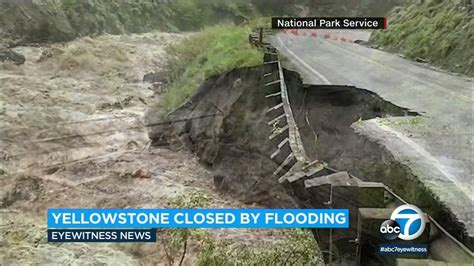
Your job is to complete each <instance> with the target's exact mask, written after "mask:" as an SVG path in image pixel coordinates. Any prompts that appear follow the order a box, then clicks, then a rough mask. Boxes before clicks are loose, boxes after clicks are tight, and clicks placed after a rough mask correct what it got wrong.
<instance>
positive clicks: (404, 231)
mask: <svg viewBox="0 0 474 266" xmlns="http://www.w3.org/2000/svg"><path fill="white" fill-rule="evenodd" d="M425 226H426V218H425V215H424V214H423V212H422V211H421V210H420V209H418V208H417V207H415V206H413V205H408V204H407V205H402V206H400V207H398V208H396V209H395V210H394V211H393V212H392V216H390V220H386V221H384V222H383V223H382V225H381V226H380V233H381V234H382V236H383V237H384V238H385V239H387V240H394V239H396V238H397V237H398V238H400V239H402V240H414V239H417V238H418V237H419V236H421V234H423V232H424V231H425Z"/></svg>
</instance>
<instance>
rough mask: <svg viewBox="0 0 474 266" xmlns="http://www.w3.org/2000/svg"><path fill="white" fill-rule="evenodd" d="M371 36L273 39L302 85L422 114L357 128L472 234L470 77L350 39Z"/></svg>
mask: <svg viewBox="0 0 474 266" xmlns="http://www.w3.org/2000/svg"><path fill="white" fill-rule="evenodd" d="M313 32H316V33H313ZM315 34H316V36H315ZM369 36H370V33H368V32H366V31H343V30H341V31H324V30H318V31H303V30H299V31H298V35H295V34H291V33H284V32H282V33H279V34H277V35H276V36H275V37H273V39H272V41H271V42H272V44H273V45H274V46H275V47H277V48H278V49H279V51H280V52H281V54H283V55H284V56H285V57H287V58H288V59H289V62H288V63H287V64H286V65H285V67H286V68H289V69H292V70H295V71H297V72H299V73H300V75H301V76H302V78H303V81H304V83H308V84H334V85H352V86H355V87H358V88H363V89H367V90H370V91H373V92H375V93H377V94H378V95H379V96H381V97H382V98H383V99H384V100H386V101H389V102H392V103H394V104H396V105H398V106H401V107H405V108H408V109H410V110H412V111H415V112H418V113H419V114H421V115H422V116H421V117H419V118H417V119H413V118H410V117H403V118H402V117H398V118H389V119H388V120H387V119H371V120H367V121H363V123H357V124H353V125H352V127H353V128H354V129H355V130H356V131H357V132H359V133H360V134H364V135H366V136H367V137H368V138H370V139H372V140H374V141H377V142H379V143H381V144H382V145H384V146H385V147H386V148H387V149H388V150H390V151H391V153H392V154H393V155H394V156H395V158H397V159H398V160H399V161H402V162H404V163H405V164H406V165H408V166H409V167H410V168H411V169H412V170H413V171H414V172H415V173H416V174H417V176H418V177H419V178H420V180H421V181H423V182H424V184H425V185H426V186H427V187H428V188H430V189H431V190H432V191H433V192H434V193H435V194H436V195H437V196H439V198H440V199H441V200H442V201H443V202H444V203H446V205H447V206H448V207H449V208H450V209H451V211H452V212H453V213H454V214H455V215H456V216H457V218H458V219H459V220H460V221H462V222H463V223H464V224H465V225H466V229H467V230H468V234H469V235H471V236H473V235H474V224H473V223H474V222H473V211H472V210H473V200H474V190H473V188H474V182H473V165H474V155H473V150H474V142H473V124H474V121H473V101H474V88H473V80H472V79H470V78H467V77H464V76H459V75H453V74H450V73H446V72H443V71H440V70H436V69H434V68H430V67H427V66H425V65H422V64H419V63H414V62H411V61H409V60H406V59H404V58H401V57H400V56H398V55H393V54H390V53H386V52H383V51H380V50H376V49H371V48H368V47H366V46H363V45H359V44H356V43H353V42H352V41H354V40H357V39H359V40H367V39H368V38H369Z"/></svg>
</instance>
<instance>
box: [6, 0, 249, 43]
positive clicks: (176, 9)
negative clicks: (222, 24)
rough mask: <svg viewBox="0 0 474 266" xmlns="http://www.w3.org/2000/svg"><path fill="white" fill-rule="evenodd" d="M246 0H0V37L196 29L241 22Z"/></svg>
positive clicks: (46, 38)
mask: <svg viewBox="0 0 474 266" xmlns="http://www.w3.org/2000/svg"><path fill="white" fill-rule="evenodd" d="M248 2H249V1H231V0H216V1H205V0H173V1H167V0H135V1H124V0H120V1H110V0H41V1H37V0H29V1H26V0H25V1H1V2H0V40H3V43H8V44H10V45H16V44H21V43H31V42H57V41H69V40H72V39H74V38H76V37H80V36H86V35H96V34H101V33H109V34H122V33H129V32H132V33H141V32H148V31H151V30H154V29H155V30H162V31H178V30H181V31H188V30H197V29H200V28H202V27H203V26H205V25H210V24H215V23H216V22H218V21H230V22H241V21H243V20H245V19H246V18H247V17H248V16H252V11H251V9H250V8H249V6H248Z"/></svg>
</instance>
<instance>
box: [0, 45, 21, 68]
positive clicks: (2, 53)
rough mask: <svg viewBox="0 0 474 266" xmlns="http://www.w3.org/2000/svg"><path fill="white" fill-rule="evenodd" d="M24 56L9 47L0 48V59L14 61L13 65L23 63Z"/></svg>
mask: <svg viewBox="0 0 474 266" xmlns="http://www.w3.org/2000/svg"><path fill="white" fill-rule="evenodd" d="M25 60H26V59H25V57H24V56H23V55H22V54H19V53H17V52H14V51H12V50H9V49H5V50H0V61H1V62H5V61H12V62H14V63H15V65H21V64H23V63H25Z"/></svg>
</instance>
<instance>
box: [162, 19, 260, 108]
mask: <svg viewBox="0 0 474 266" xmlns="http://www.w3.org/2000/svg"><path fill="white" fill-rule="evenodd" d="M250 29H251V28H250V26H234V25H218V26H213V27H208V28H205V29H204V30H203V31H200V32H198V33H196V34H194V35H192V36H190V37H189V38H187V39H186V40H184V41H183V42H181V43H180V44H179V45H176V46H172V47H169V49H168V55H169V62H168V66H167V69H168V81H169V86H168V90H167V93H166V94H165V95H164V104H165V106H166V108H167V109H168V110H170V109H173V108H176V107H177V106H179V105H180V104H181V103H183V102H184V101H185V100H186V99H187V98H188V97H189V96H191V95H192V94H193V93H194V92H195V90H196V89H197V88H198V87H199V84H200V83H201V82H202V81H203V80H204V79H205V78H207V77H209V76H211V75H215V74H218V73H220V72H223V71H227V70H231V69H234V68H237V67H245V66H253V65H258V64H261V63H262V59H263V55H262V54H261V53H260V52H259V51H258V50H257V49H255V48H252V47H251V46H250V44H249V42H248V34H249V32H250Z"/></svg>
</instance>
